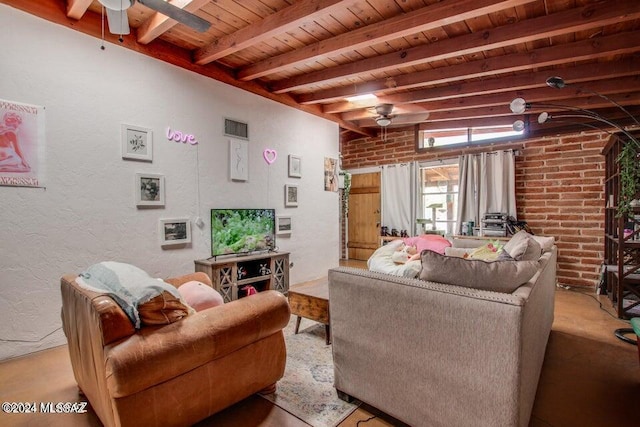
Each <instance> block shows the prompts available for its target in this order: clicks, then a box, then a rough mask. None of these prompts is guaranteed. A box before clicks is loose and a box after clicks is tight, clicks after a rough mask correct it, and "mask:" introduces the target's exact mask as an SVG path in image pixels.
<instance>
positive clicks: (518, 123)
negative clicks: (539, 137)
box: [513, 120, 524, 132]
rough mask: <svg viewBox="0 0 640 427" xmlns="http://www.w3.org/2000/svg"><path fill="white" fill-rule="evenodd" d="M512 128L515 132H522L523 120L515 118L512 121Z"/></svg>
mask: <svg viewBox="0 0 640 427" xmlns="http://www.w3.org/2000/svg"><path fill="white" fill-rule="evenodd" d="M513 130H515V131H516V132H522V131H523V130H524V122H523V121H522V120H516V121H515V122H513Z"/></svg>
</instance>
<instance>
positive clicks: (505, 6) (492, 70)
mask: <svg viewBox="0 0 640 427" xmlns="http://www.w3.org/2000/svg"><path fill="white" fill-rule="evenodd" d="M0 3H5V4H8V5H10V6H13V7H16V8H18V9H21V10H24V11H26V12H29V13H32V14H34V15H38V16H40V17H42V18H45V19H48V20H50V21H53V22H56V23H59V24H62V25H65V26H67V27H69V28H72V29H75V30H77V31H82V32H84V33H87V34H91V35H94V36H96V37H102V35H101V12H102V7H101V5H100V3H99V2H98V1H96V0H94V1H92V0H0ZM171 3H172V4H174V5H176V6H178V7H181V8H183V9H184V10H186V11H189V12H191V13H193V14H195V15H197V16H199V17H201V18H203V19H205V20H206V21H208V22H210V23H211V24H212V25H211V27H210V28H209V29H208V30H207V31H205V32H198V31H196V30H193V29H191V28H190V27H188V26H186V25H184V24H180V23H177V22H176V21H174V20H172V19H169V18H167V17H165V16H163V15H161V14H159V13H158V12H156V11H154V10H152V9H150V8H149V7H147V6H144V5H142V4H140V3H137V2H135V3H134V4H133V6H131V7H130V8H129V9H127V15H128V19H129V25H130V27H131V34H130V35H125V36H123V37H122V41H121V42H119V41H118V38H119V36H118V35H112V34H108V32H107V33H106V34H105V38H106V40H107V41H108V42H113V43H120V44H122V45H123V46H125V47H127V48H130V49H134V50H136V51H139V52H142V53H144V54H147V55H150V56H154V57H156V58H158V59H159V60H162V61H167V62H170V63H173V64H176V65H179V66H181V67H184V68H186V69H190V70H193V71H196V72H198V73H201V74H203V75H206V76H209V77H211V78H214V79H217V80H220V81H223V82H225V83H228V84H232V85H234V86H237V87H239V88H243V89H246V90H248V91H251V92H253V93H256V94H259V95H261V96H264V97H267V98H269V99H272V100H276V101H278V102H282V103H284V104H286V105H289V106H293V107H296V108H300V109H302V110H304V111H307V112H309V113H312V114H316V115H319V116H322V117H324V118H327V119H329V120H333V121H335V122H337V123H339V125H340V127H341V130H342V136H343V140H348V139H351V138H356V137H357V138H359V137H362V136H363V135H371V136H373V135H376V134H377V132H378V131H379V130H380V127H379V126H378V124H377V123H376V121H375V118H376V117H377V116H378V114H377V113H376V108H375V107H376V106H377V105H381V104H391V105H392V106H393V108H392V110H391V113H390V114H389V117H390V119H391V125H390V126H389V129H391V130H393V129H394V128H414V127H415V126H416V125H418V126H419V127H420V128H423V129H448V128H467V127H479V126H493V125H505V124H511V123H513V122H514V121H515V120H517V119H522V120H525V121H527V123H530V132H532V134H535V133H536V132H537V133H538V134H543V133H545V132H549V131H550V130H551V131H553V132H556V131H557V132H561V131H574V130H575V129H576V128H575V127H572V126H570V125H569V126H567V125H566V123H565V124H564V125H563V126H564V127H562V128H553V127H552V126H553V125H550V124H549V123H547V124H545V125H538V123H537V121H536V117H537V114H538V113H540V112H541V111H554V110H559V109H561V108H560V107H553V106H546V107H544V108H537V107H535V103H545V104H561V105H568V106H571V107H578V108H587V109H590V110H594V111H598V112H600V113H601V114H603V115H604V116H606V117H609V118H615V119H616V120H620V123H633V121H632V120H631V119H630V117H629V115H626V114H624V113H623V112H622V111H621V109H620V108H616V107H615V106H613V103H612V102H610V101H609V100H607V99H605V98H603V97H600V96H597V95H596V94H594V93H593V92H597V93H600V94H604V95H606V97H608V98H609V99H610V100H612V101H614V102H616V103H618V104H620V105H622V106H625V107H626V109H627V110H628V111H629V112H631V113H632V115H635V116H636V117H638V116H639V114H638V113H639V112H640V96H639V94H640V1H638V0H608V1H592V0H442V1H437V0H395V1H390V0H298V1H294V0H237V1H234V0H191V1H189V0H172V1H171ZM107 48H108V44H107ZM550 76H561V77H563V78H564V79H565V81H566V82H567V86H566V87H565V88H564V89H555V88H551V87H549V86H548V85H547V84H546V83H545V81H546V79H547V78H548V77H550ZM366 94H369V95H375V97H370V98H369V99H366V100H361V101H354V100H350V99H349V98H351V97H354V96H356V95H366ZM516 97H522V98H525V99H526V100H527V101H530V102H533V103H534V104H533V108H532V109H531V110H530V111H531V114H530V115H523V114H513V113H512V112H511V111H510V109H509V103H510V101H511V100H512V99H514V98H516ZM576 120H577V119H576Z"/></svg>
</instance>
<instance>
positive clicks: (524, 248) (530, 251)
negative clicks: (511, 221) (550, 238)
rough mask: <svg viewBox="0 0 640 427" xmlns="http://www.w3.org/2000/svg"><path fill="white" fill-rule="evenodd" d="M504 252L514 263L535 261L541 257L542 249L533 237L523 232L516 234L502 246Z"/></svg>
mask: <svg viewBox="0 0 640 427" xmlns="http://www.w3.org/2000/svg"><path fill="white" fill-rule="evenodd" d="M504 250H505V251H507V252H508V253H509V255H511V257H512V258H513V259H515V260H516V261H535V260H537V259H538V258H540V255H542V247H541V246H540V244H539V243H538V242H537V241H536V240H535V239H534V238H533V236H532V235H531V234H529V233H527V232H526V231H524V230H521V231H518V232H517V233H516V234H514V235H513V237H511V239H509V241H508V242H507V243H505V244H504Z"/></svg>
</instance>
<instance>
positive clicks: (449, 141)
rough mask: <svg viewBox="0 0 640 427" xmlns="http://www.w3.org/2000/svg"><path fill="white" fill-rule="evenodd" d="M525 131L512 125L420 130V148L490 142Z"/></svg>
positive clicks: (519, 134)
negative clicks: (516, 129) (514, 128)
mask: <svg viewBox="0 0 640 427" xmlns="http://www.w3.org/2000/svg"><path fill="white" fill-rule="evenodd" d="M523 132H524V131H515V130H513V126H512V125H504V126H502V125H501V126H485V127H474V128H460V129H436V130H420V131H418V148H431V147H443V146H447V145H454V144H474V143H481V142H488V141H492V140H500V139H507V138H513V137H518V136H522V135H523Z"/></svg>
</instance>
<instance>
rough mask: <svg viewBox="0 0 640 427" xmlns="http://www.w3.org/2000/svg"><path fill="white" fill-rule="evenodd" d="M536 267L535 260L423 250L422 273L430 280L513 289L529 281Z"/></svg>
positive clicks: (422, 275) (492, 289)
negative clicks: (486, 258)
mask: <svg viewBox="0 0 640 427" xmlns="http://www.w3.org/2000/svg"><path fill="white" fill-rule="evenodd" d="M537 269H538V263H537V262H536V261H495V262H487V261H483V260H469V259H464V258H457V257H447V256H444V255H440V254H438V253H436V252H432V251H424V252H423V253H422V269H421V270H420V276H419V277H420V279H422V280H427V281H431V282H439V283H449V284H452V285H457V286H464V287H466V288H475V289H482V290H487V291H494V292H505V293H511V292H513V291H514V290H516V289H517V288H518V287H520V286H521V285H523V284H525V283H527V282H528V281H529V279H531V278H532V277H533V276H534V275H535V274H536V271H537Z"/></svg>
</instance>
